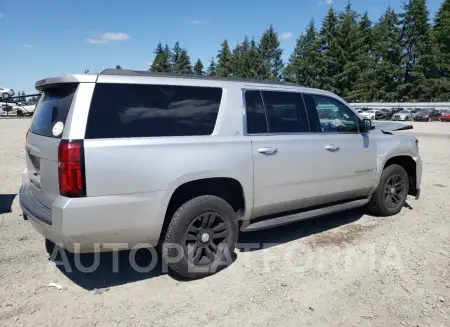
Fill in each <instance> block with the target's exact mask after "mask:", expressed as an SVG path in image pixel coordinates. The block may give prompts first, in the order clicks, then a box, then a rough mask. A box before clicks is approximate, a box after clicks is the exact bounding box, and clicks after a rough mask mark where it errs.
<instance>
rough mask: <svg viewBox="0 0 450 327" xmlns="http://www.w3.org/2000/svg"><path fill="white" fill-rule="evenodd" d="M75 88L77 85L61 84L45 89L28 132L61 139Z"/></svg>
mask: <svg viewBox="0 0 450 327" xmlns="http://www.w3.org/2000/svg"><path fill="white" fill-rule="evenodd" d="M77 87H78V84H61V85H57V86H52V87H50V88H48V89H45V91H44V94H43V99H42V102H41V103H40V105H39V106H38V107H37V108H36V110H35V114H34V119H33V123H32V125H31V130H30V132H31V133H33V134H38V135H42V136H47V137H53V138H61V137H62V132H63V129H64V125H65V123H66V119H67V115H68V114H69V109H70V105H71V104H72V100H73V96H74V94H75V91H76V90H77Z"/></svg>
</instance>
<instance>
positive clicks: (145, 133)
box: [85, 84, 222, 139]
mask: <svg viewBox="0 0 450 327" xmlns="http://www.w3.org/2000/svg"><path fill="white" fill-rule="evenodd" d="M221 98H222V89H221V88H215V87H196V86H170V85H136V84H97V85H96V86H95V90H94V95H93V98H92V102H91V108H90V110H89V117H88V122H87V126H86V135H85V138H86V139H98V138H123V137H157V136H192V135H210V134H212V132H213V130H214V126H215V123H216V119H217V114H218V112H219V106H220V101H221Z"/></svg>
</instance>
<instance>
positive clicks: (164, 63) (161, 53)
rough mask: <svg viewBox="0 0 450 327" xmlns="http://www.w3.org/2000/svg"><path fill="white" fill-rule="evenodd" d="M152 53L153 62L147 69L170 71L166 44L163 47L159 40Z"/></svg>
mask: <svg viewBox="0 0 450 327" xmlns="http://www.w3.org/2000/svg"><path fill="white" fill-rule="evenodd" d="M153 53H154V54H155V59H154V60H153V63H152V65H151V66H150V69H149V70H150V71H152V72H163V73H168V72H170V70H171V67H170V62H169V56H170V53H169V47H168V46H167V45H166V47H165V48H164V47H163V45H162V44H161V42H158V44H157V46H156V49H155V51H154V52H153Z"/></svg>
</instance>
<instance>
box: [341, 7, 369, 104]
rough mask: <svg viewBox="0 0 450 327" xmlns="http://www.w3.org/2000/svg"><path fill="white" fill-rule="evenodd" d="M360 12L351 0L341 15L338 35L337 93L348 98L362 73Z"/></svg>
mask: <svg viewBox="0 0 450 327" xmlns="http://www.w3.org/2000/svg"><path fill="white" fill-rule="evenodd" d="M357 19H358V14H357V13H356V12H355V11H354V10H353V9H352V7H351V4H350V2H348V3H347V5H346V7H345V11H344V12H343V13H341V14H340V15H339V25H338V31H337V35H336V36H337V37H336V39H335V41H336V43H337V47H336V50H337V52H336V53H337V57H336V60H337V62H338V67H337V71H338V74H337V75H335V78H336V82H337V84H336V85H335V86H336V88H337V93H339V94H340V95H341V96H343V97H345V98H348V97H349V96H351V95H352V94H351V92H352V90H353V88H354V86H355V84H356V79H357V78H358V75H359V73H360V71H361V70H360V67H359V66H358V56H359V54H360V52H361V50H362V49H361V46H362V42H361V40H360V33H359V29H358V21H357Z"/></svg>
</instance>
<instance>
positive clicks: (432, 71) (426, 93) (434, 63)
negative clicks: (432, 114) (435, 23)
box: [398, 0, 439, 101]
mask: <svg viewBox="0 0 450 327" xmlns="http://www.w3.org/2000/svg"><path fill="white" fill-rule="evenodd" d="M403 10H404V12H403V13H402V14H401V18H402V21H401V25H402V35H401V45H402V47H403V56H402V63H401V66H402V68H403V81H402V83H401V84H400V85H399V88H398V90H399V96H400V97H401V98H402V99H404V100H409V99H416V100H423V101H431V100H433V99H435V98H437V97H438V88H439V80H438V77H439V66H438V47H437V43H436V41H435V38H434V35H433V34H432V33H431V26H430V24H429V23H428V10H427V7H426V1H425V0H409V2H408V3H406V4H405V5H404V6H403Z"/></svg>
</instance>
